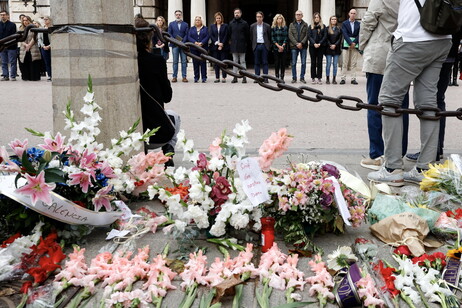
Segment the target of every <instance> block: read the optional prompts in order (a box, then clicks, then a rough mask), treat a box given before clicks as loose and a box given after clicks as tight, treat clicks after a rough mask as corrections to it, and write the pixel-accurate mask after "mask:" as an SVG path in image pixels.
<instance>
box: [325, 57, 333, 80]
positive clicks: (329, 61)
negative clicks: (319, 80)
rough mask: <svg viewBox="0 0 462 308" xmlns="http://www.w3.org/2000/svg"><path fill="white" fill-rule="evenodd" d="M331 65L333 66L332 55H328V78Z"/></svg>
mask: <svg viewBox="0 0 462 308" xmlns="http://www.w3.org/2000/svg"><path fill="white" fill-rule="evenodd" d="M331 64H332V55H326V77H329V76H330V66H331Z"/></svg>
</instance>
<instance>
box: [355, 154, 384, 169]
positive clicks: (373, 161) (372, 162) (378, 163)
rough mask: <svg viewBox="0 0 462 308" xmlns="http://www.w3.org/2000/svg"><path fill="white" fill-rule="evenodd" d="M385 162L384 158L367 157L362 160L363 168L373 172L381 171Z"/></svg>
mask: <svg viewBox="0 0 462 308" xmlns="http://www.w3.org/2000/svg"><path fill="white" fill-rule="evenodd" d="M383 162H384V160H383V156H380V157H377V158H370V157H366V158H363V159H361V167H364V168H368V169H371V170H380V168H382V165H383Z"/></svg>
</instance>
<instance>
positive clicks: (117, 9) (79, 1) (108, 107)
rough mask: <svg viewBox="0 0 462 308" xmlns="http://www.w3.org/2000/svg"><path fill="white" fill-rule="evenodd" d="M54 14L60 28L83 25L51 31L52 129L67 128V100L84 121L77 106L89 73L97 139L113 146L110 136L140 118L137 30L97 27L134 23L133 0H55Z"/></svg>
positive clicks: (79, 103)
mask: <svg viewBox="0 0 462 308" xmlns="http://www.w3.org/2000/svg"><path fill="white" fill-rule="evenodd" d="M51 17H52V18H53V23H54V25H55V26H58V27H59V26H60V25H70V26H72V25H76V24H77V25H79V28H75V30H74V31H68V32H66V33H56V34H52V35H51V41H52V42H53V43H52V44H53V45H52V46H53V52H52V63H53V65H52V69H53V85H52V97H53V127H54V131H55V132H58V131H60V132H63V128H64V126H65V123H64V119H65V117H64V115H63V111H64V110H65V106H66V104H67V102H68V101H69V100H71V102H72V105H71V106H72V109H73V110H74V112H75V115H76V120H81V119H82V116H81V115H80V112H79V110H80V109H81V107H82V105H83V99H82V98H83V96H84V95H85V93H86V89H87V77H88V75H89V74H90V75H91V77H92V79H93V90H94V92H95V101H96V103H97V104H98V105H99V106H101V108H102V110H100V111H99V113H100V115H101V117H102V119H103V120H102V122H101V123H100V124H99V128H100V129H101V134H100V135H99V137H98V141H99V142H103V143H104V145H105V146H106V147H109V146H110V140H111V138H116V137H118V135H119V131H121V130H127V129H128V128H130V127H131V125H133V123H134V122H135V121H136V120H137V119H139V118H140V117H141V106H140V100H139V82H138V64H137V51H136V44H135V35H134V34H131V33H120V32H109V31H108V30H98V29H96V25H132V24H133V1H132V0H112V1H106V0H51ZM85 25H89V26H88V27H87V28H85ZM92 25H95V27H93V28H92ZM141 130H142V126H141V125H140V126H139V131H141Z"/></svg>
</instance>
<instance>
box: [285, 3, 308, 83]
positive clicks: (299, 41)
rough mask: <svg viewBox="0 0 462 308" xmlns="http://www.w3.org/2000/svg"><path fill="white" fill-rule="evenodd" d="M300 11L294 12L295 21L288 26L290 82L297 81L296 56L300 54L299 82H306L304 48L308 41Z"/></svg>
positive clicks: (306, 27) (305, 25) (305, 26)
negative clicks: (290, 57)
mask: <svg viewBox="0 0 462 308" xmlns="http://www.w3.org/2000/svg"><path fill="white" fill-rule="evenodd" d="M302 18H303V13H302V11H296V12H295V21H294V22H293V23H291V24H290V26H289V47H290V53H291V55H292V61H291V63H290V64H291V66H292V83H296V82H297V57H298V55H299V54H300V58H301V63H302V68H301V72H300V82H301V83H306V81H305V71H306V48H307V42H308V24H307V23H306V22H304V21H303V19H302Z"/></svg>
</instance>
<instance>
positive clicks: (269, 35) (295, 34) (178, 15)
mask: <svg viewBox="0 0 462 308" xmlns="http://www.w3.org/2000/svg"><path fill="white" fill-rule="evenodd" d="M233 13H234V18H233V20H231V21H230V23H229V24H226V23H225V22H224V17H223V14H222V13H221V12H217V13H216V14H215V15H214V24H212V25H211V26H210V27H209V28H208V27H207V26H205V24H204V20H203V17H202V16H195V18H194V25H193V26H192V27H191V28H189V26H188V24H187V23H186V22H185V21H183V13H182V12H181V11H180V10H177V11H175V20H174V21H172V22H170V23H169V25H168V33H169V34H170V36H171V37H173V38H175V39H177V40H179V41H183V42H191V43H193V44H196V45H198V46H200V47H202V48H204V49H205V50H208V51H210V52H211V54H212V56H213V57H215V58H217V59H219V60H224V59H227V58H228V57H229V54H231V57H232V60H233V61H234V62H236V63H238V64H239V65H240V66H241V67H244V68H247V64H246V52H247V47H248V43H250V46H251V49H252V52H253V56H254V70H255V74H256V75H258V76H260V75H261V74H268V57H269V54H270V53H273V57H274V62H275V76H276V77H277V78H280V79H282V80H283V81H284V78H285V69H286V60H287V58H288V56H289V54H290V58H291V67H292V83H296V82H297V80H299V81H300V82H301V83H306V81H305V73H306V56H307V51H308V50H309V54H310V58H311V79H312V83H313V84H322V72H323V66H322V63H323V58H324V56H325V57H326V83H327V84H330V83H331V79H330V77H331V74H330V73H331V67H332V83H333V84H337V67H338V62H339V57H340V54H341V53H342V50H343V53H344V61H343V66H342V71H343V74H342V80H341V81H340V84H345V82H346V73H347V71H348V70H351V72H352V73H351V83H352V84H357V81H356V75H355V69H356V64H357V60H358V57H359V50H358V41H359V25H360V23H359V22H358V21H356V19H355V18H356V10H354V9H352V10H351V11H350V14H349V20H348V21H346V22H344V23H343V24H342V26H340V25H339V24H338V20H337V17H336V16H331V17H330V19H329V24H328V25H327V26H326V25H324V24H323V22H322V20H321V15H320V14H319V13H315V14H314V15H313V20H312V22H311V24H307V23H306V22H305V21H304V20H303V13H302V12H301V11H297V12H295V20H294V22H292V23H290V24H287V23H286V20H285V18H284V16H283V15H282V14H276V15H275V16H274V18H273V22H272V24H271V25H269V24H267V23H265V22H264V21H263V19H264V14H263V12H261V11H258V12H256V14H255V19H256V22H255V23H253V24H251V25H250V26H249V24H248V23H247V22H246V21H245V20H243V19H242V11H241V9H239V8H236V9H235V10H234V12H233ZM159 18H160V19H161V21H159ZM156 22H157V25H158V26H159V27H161V28H162V29H165V28H166V26H165V19H164V18H163V17H158V18H157V21H156ZM155 39H157V38H155ZM154 43H155V44H154V45H155V46H156V47H157V48H156V49H159V51H160V52H161V53H163V54H164V55H165V53H167V57H168V50H167V51H166V49H165V48H166V46H165V45H164V44H163V43H162V42H161V41H160V40H159V41H158V42H157V43H156V42H154ZM170 47H172V53H173V75H172V82H177V81H178V64H179V63H180V62H181V73H182V81H183V82H188V79H187V58H186V54H185V53H184V52H183V50H182V49H181V48H180V47H177V46H176V45H173V44H171V45H170ZM191 52H192V53H194V54H197V55H199V54H200V52H199V51H198V50H197V49H194V48H192V49H191ZM299 56H300V62H301V68H300V69H301V70H300V75H297V61H298V57H299ZM193 65H194V82H199V80H201V81H202V82H206V80H207V69H206V62H205V61H200V60H197V59H194V58H193ZM233 70H234V72H237V71H238V67H236V66H234V67H233ZM263 80H264V81H263V82H266V83H267V82H268V79H266V78H265V79H263ZM215 82H216V83H218V82H226V73H225V72H222V73H221V76H220V68H219V67H218V66H215ZM231 82H232V83H236V82H237V78H233V80H232V81H231ZM246 82H247V80H246V77H243V78H242V83H246Z"/></svg>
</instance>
